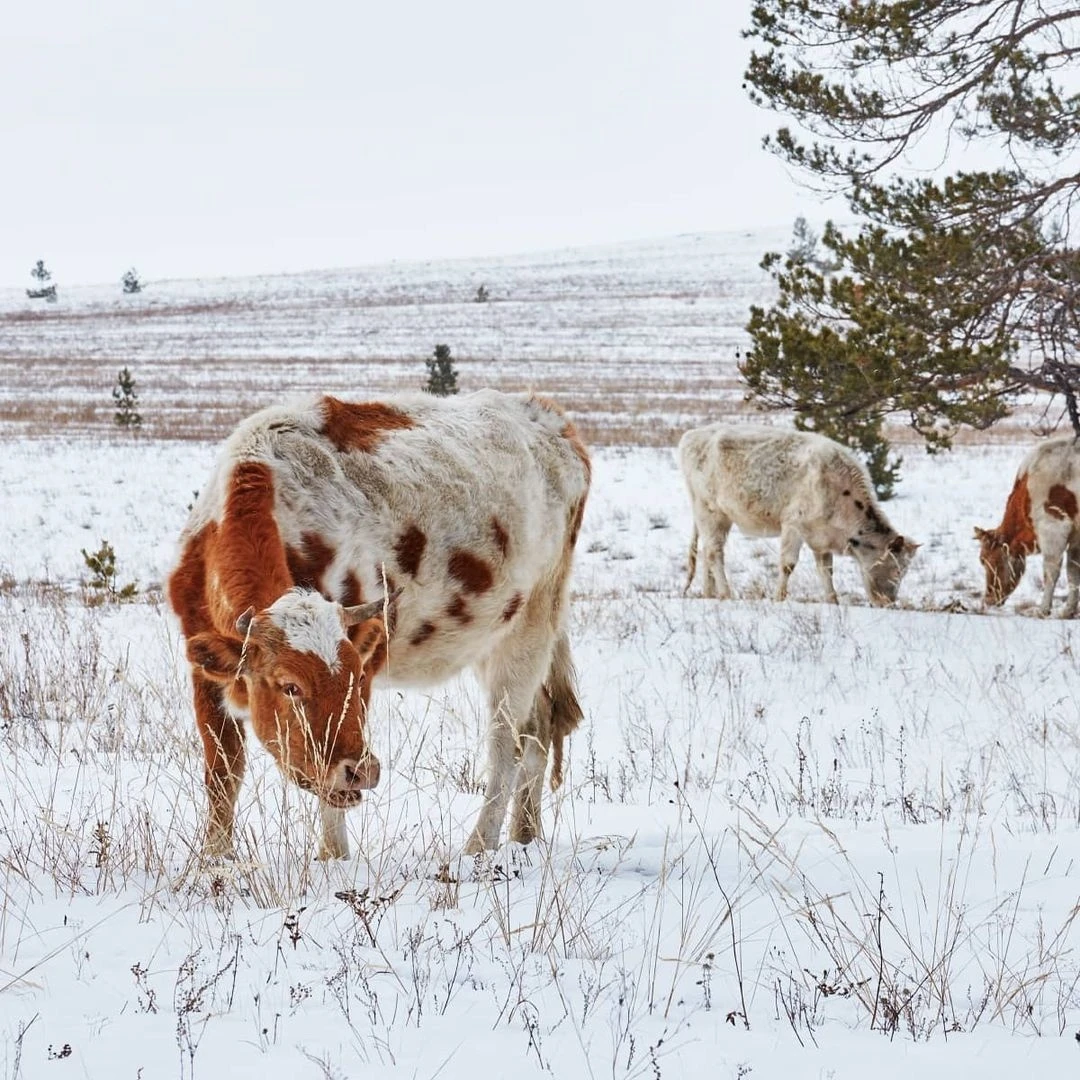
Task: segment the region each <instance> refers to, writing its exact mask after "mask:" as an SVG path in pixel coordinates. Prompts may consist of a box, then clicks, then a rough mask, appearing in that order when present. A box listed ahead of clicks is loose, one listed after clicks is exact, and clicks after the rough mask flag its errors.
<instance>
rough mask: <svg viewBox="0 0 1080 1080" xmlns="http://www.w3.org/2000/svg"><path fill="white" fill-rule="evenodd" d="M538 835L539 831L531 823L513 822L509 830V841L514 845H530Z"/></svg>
mask: <svg viewBox="0 0 1080 1080" xmlns="http://www.w3.org/2000/svg"><path fill="white" fill-rule="evenodd" d="M539 835H540V830H539V829H537V828H536V826H535V825H534V824H533V823H532V822H531V821H527V822H526V821H523V822H514V825H513V827H512V828H511V830H510V839H511V840H512V841H513V842H514V843H515V844H522V845H524V844H531V843H532V842H533V841H534V840H535V839H537V837H539Z"/></svg>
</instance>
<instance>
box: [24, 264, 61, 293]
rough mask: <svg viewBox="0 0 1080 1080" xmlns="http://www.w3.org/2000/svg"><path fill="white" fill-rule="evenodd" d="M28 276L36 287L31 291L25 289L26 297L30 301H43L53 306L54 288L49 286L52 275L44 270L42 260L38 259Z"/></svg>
mask: <svg viewBox="0 0 1080 1080" xmlns="http://www.w3.org/2000/svg"><path fill="white" fill-rule="evenodd" d="M30 276H31V277H32V278H33V279H34V280H35V281H36V282H37V285H36V286H35V287H34V288H33V289H27V290H26V295H27V296H28V297H29V298H30V299H31V300H44V301H46V303H49V304H55V303H56V286H55V285H50V284H49V279H50V278H51V277H52V273H51V272H50V271H49V270H47V269H46V268H45V260H44V259H38V261H37V263H36V264H35V265H34V268H33V269H32V270H31V271H30Z"/></svg>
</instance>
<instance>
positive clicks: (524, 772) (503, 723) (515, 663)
mask: <svg viewBox="0 0 1080 1080" xmlns="http://www.w3.org/2000/svg"><path fill="white" fill-rule="evenodd" d="M550 611H551V608H550V603H549V605H548V612H547V613H546V614H544V613H541V612H539V611H538V605H535V604H532V603H529V604H526V609H525V611H524V612H523V613H522V615H521V616H519V617H520V618H521V623H522V626H521V629H520V630H519V631H518V632H517V633H515V634H513V635H511V637H510V638H509V640H508V641H506V642H503V643H502V644H501V645H500V646H499V647H498V649H497V651H496V653H495V654H494V655H493V656H491V657H489V658H487V659H486V660H485V661H484V663H483V665H482V666H481V669H480V678H481V681H482V682H483V684H484V686H485V687H486V689H487V692H488V700H489V702H490V705H491V722H490V726H489V727H488V775H487V784H486V787H485V789H484V805H483V807H482V808H481V810H480V816H479V817H478V818H477V821H476V827H475V828H474V829H473V832H472V835H471V836H470V837H469V842H468V844H467V845H466V847H465V852H466V854H469V855H475V854H477V853H479V852H481V851H486V850H488V849H490V848H495V847H498V845H499V832H500V830H501V829H502V823H503V819H504V818H505V817H506V807H507V805H508V803H509V802H510V796H511V794H514V795H515V796H516V805H517V806H518V807H519V813H518V816H517V818H516V827H515V830H514V832H515V836H514V839H519V838H520V839H521V842H522V843H527V842H528V840H531V839H533V837H534V836H536V835H538V834H539V831H540V808H539V807H540V790H541V787H542V785H543V779H544V767H545V766H546V764H547V749H548V746H547V741H546V740H545V739H544V738H542V737H541V732H540V731H539V730H537V729H536V727H537V719H538V718H537V711H536V700H537V695H538V694H539V693H540V692H541V684H542V682H543V679H544V675H545V674H546V673H547V671H548V668H549V665H550V663H551V656H552V646H553V640H552V634H551V631H550ZM537 614H541V616H542V617H541V620H540V622H539V625H537V624H535V623H532V621H531V620H530V615H532V616H535V615H537ZM548 737H549V738H550V735H548ZM526 836H527V837H528V839H527V840H526V839H524V838H525V837H526Z"/></svg>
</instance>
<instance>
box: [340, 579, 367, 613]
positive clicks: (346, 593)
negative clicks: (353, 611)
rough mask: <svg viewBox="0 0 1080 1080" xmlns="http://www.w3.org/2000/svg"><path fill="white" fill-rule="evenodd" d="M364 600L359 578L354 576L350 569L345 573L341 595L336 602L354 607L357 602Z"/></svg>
mask: <svg viewBox="0 0 1080 1080" xmlns="http://www.w3.org/2000/svg"><path fill="white" fill-rule="evenodd" d="M363 602H364V586H363V585H361V584H360V579H359V578H358V577H357V576H356V572H355V571H353V570H350V571H349V572H348V573H347V574H346V575H345V581H344V582H343V583H342V586H341V596H340V597H339V599H338V603H339V604H341V605H342V606H343V607H355V606H356V605H357V604H362V603H363Z"/></svg>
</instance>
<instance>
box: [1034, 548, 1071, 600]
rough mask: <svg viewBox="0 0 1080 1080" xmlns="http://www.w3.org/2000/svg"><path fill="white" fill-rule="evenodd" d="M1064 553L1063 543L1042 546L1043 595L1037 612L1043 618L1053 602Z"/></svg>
mask: <svg viewBox="0 0 1080 1080" xmlns="http://www.w3.org/2000/svg"><path fill="white" fill-rule="evenodd" d="M1064 554H1065V551H1064V545H1061V546H1058V545H1057V544H1048V545H1046V546H1044V547H1043V595H1042V603H1041V604H1039V614H1040V615H1042V616H1043V617H1044V618H1045V617H1046V616H1047V615H1049V614H1050V608H1051V607H1052V606H1053V603H1054V586H1055V585H1056V584H1057V580H1058V578H1059V577H1060V576H1061V560H1062V558H1063V556H1064Z"/></svg>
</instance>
